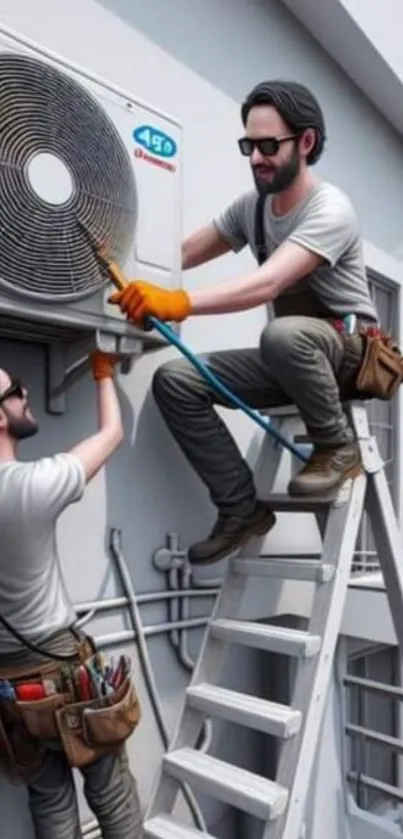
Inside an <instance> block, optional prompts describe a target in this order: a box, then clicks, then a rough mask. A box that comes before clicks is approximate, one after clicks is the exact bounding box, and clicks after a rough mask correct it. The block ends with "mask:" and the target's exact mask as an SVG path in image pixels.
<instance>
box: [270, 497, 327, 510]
mask: <svg viewBox="0 0 403 839" xmlns="http://www.w3.org/2000/svg"><path fill="white" fill-rule="evenodd" d="M336 497H337V495H336V494H335V493H332V495H312V496H309V495H306V496H304V495H301V496H300V495H283V494H282V495H269V497H268V499H267V503H268V504H269V505H270V507H271V508H272V509H273V510H274V511H275V512H277V513H317V512H318V511H319V510H323V509H326V507H328V506H329V505H330V504H333V502H334V501H335V500H336Z"/></svg>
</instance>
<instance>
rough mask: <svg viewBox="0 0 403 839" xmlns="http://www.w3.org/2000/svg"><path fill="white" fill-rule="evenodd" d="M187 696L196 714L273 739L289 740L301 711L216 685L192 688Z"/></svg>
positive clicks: (296, 727) (297, 726)
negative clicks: (233, 723) (218, 719)
mask: <svg viewBox="0 0 403 839" xmlns="http://www.w3.org/2000/svg"><path fill="white" fill-rule="evenodd" d="M186 695H187V701H188V704H189V705H190V707H191V708H195V709H196V710H197V711H203V712H205V713H206V714H207V715H209V714H211V715H212V716H214V717H222V718H223V719H225V720H228V721H229V722H235V723H239V724H240V725H246V726H248V727H249V728H254V729H256V730H257V731H264V732H265V733H266V734H272V735H273V736H274V737H281V738H283V739H287V738H288V737H292V736H293V735H294V734H296V733H297V732H298V731H299V729H300V726H301V713H300V711H294V710H293V708H289V707H287V705H279V704H277V703H276V702H269V701H267V700H266V699H259V698H258V697H256V696H248V694H245V693H239V692H238V691H234V690H227V689H226V688H221V687H217V686H216V685H210V684H204V683H202V684H200V685H195V686H194V687H190V688H188V689H187V691H186Z"/></svg>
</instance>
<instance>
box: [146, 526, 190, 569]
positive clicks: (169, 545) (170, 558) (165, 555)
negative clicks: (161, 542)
mask: <svg viewBox="0 0 403 839" xmlns="http://www.w3.org/2000/svg"><path fill="white" fill-rule="evenodd" d="M186 562H187V551H185V550H183V549H182V548H180V547H179V538H178V534H177V533H168V534H167V541H166V547H165V548H159V549H158V551H156V552H155V554H154V556H153V565H154V568H156V569H157V571H171V570H172V569H174V568H175V569H179V568H183V567H184V565H186Z"/></svg>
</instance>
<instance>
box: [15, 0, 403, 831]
mask: <svg viewBox="0 0 403 839" xmlns="http://www.w3.org/2000/svg"><path fill="white" fill-rule="evenodd" d="M0 21H1V22H2V23H3V24H4V25H6V26H9V27H11V28H13V29H15V30H17V31H19V32H20V33H22V34H24V35H26V36H28V37H30V38H32V39H34V40H36V41H38V42H39V43H40V44H41V45H42V46H45V47H48V48H50V49H51V50H54V51H57V52H59V53H60V54H62V55H63V56H64V57H66V58H68V59H71V60H73V61H74V62H77V63H78V64H81V65H82V66H83V67H86V68H88V69H89V70H91V71H92V72H95V73H97V74H99V75H100V76H102V77H104V78H107V79H109V80H111V81H113V82H115V83H116V84H118V85H119V86H122V87H124V88H126V89H129V90H131V91H133V93H135V94H136V95H138V96H139V97H140V98H141V99H144V100H148V101H150V102H151V103H154V104H155V105H157V106H158V107H160V108H161V109H163V110H164V111H167V112H169V113H172V114H173V116H175V117H176V118H178V119H179V120H180V121H181V123H182V124H183V127H184V138H185V148H184V208H185V212H184V232H185V233H188V232H189V231H190V230H192V229H194V228H195V227H196V226H198V225H200V224H202V223H204V222H206V221H208V220H209V219H210V218H211V217H212V216H213V215H214V214H215V213H217V212H218V211H219V210H220V209H221V208H222V207H223V206H224V205H225V204H226V203H227V202H229V201H231V200H232V199H233V198H234V197H235V196H236V195H237V194H238V193H239V192H240V191H241V190H243V189H245V188H248V187H249V185H250V177H249V173H248V168H247V164H246V163H245V161H243V160H242V159H241V158H240V156H239V155H238V151H237V147H236V142H235V141H236V138H237V137H238V136H239V134H240V132H241V130H242V129H241V125H240V119H239V103H240V101H241V99H242V98H243V96H244V95H245V94H246V93H247V92H248V90H249V89H250V88H251V87H252V86H253V84H255V83H256V82H257V81H259V80H261V79H262V78H264V77H275V76H287V77H294V78H297V79H299V80H300V81H304V82H306V83H307V84H309V85H310V86H311V87H312V88H313V89H314V90H315V92H316V93H317V95H318V97H319V99H320V100H321V102H322V103H323V106H324V110H325V113H326V118H327V122H328V134H329V142H328V151H327V153H326V155H325V156H324V158H323V161H322V162H321V164H320V167H318V169H320V172H321V174H322V176H323V177H325V178H327V179H329V180H332V181H334V182H335V183H337V184H338V185H339V186H340V187H342V188H344V189H345V190H346V191H347V192H348V193H349V195H350V197H351V198H352V200H353V202H354V204H355V206H356V208H357V210H358V213H359V216H360V219H361V223H362V228H363V231H364V234H365V236H366V238H367V239H368V240H369V241H371V242H373V243H374V244H375V245H376V246H377V247H378V248H379V249H381V250H383V251H385V252H386V253H388V254H392V253H393V252H394V251H395V249H396V248H397V247H398V244H399V242H400V240H401V218H402V209H403V204H402V189H401V184H402V182H403V142H402V140H401V138H400V137H399V136H398V134H397V133H396V132H395V131H394V130H393V129H391V128H390V127H389V126H388V125H387V123H386V122H385V120H384V119H383V118H382V117H380V116H379V114H378V113H377V112H376V111H375V109H374V108H373V107H372V106H371V105H370V104H369V103H368V102H367V101H366V100H365V98H364V97H363V95H362V94H361V93H359V92H358V91H357V90H356V89H355V88H354V85H353V84H352V82H351V81H350V80H348V79H347V78H346V77H345V76H344V75H343V73H342V71H341V70H340V69H339V68H338V67H337V65H336V64H335V63H334V62H333V61H331V60H330V59H328V58H327V57H326V54H325V53H324V52H323V51H322V50H321V49H320V48H319V47H318V46H317V45H316V43H315V42H314V41H313V39H311V37H310V36H309V34H308V33H307V32H306V31H305V30H304V29H303V28H302V27H301V26H300V25H299V24H298V23H297V22H296V21H295V20H294V19H293V18H292V17H291V15H290V14H289V13H288V12H287V11H286V10H285V9H284V8H283V7H282V5H281V4H280V3H279V2H275V0H248V2H246V0H238V2H237V3H234V2H233V0H202V2H200V3H196V2H192V3H189V2H188V1H187V0H149V2H148V4H145V3H143V2H139V0H130V2H129V0H70V2H69V4H66V3H65V2H62V0H35V2H32V3H27V2H26V0H0ZM251 264H252V263H251V260H250V258H249V256H248V255H247V254H244V255H241V256H239V257H238V258H237V259H235V258H234V257H226V258H224V259H223V260H221V261H220V262H219V263H217V264H216V265H211V266H207V267H206V268H203V269H199V270H198V271H195V272H193V273H192V274H189V275H188V276H187V277H186V278H185V283H186V284H187V285H188V287H194V285H196V284H202V283H204V284H208V283H214V282H215V281H217V279H224V278H225V277H230V276H232V275H233V274H234V273H235V272H236V273H240V272H241V271H242V270H243V269H245V268H247V266H248V265H251ZM263 323H264V312H263V310H257V311H255V312H251V313H246V314H241V315H236V316H235V315H234V316H232V317H231V318H224V317H220V318H214V319H207V318H205V319H199V321H193V322H189V323H187V324H186V325H185V328H184V330H183V334H184V337H185V339H186V340H187V341H188V342H189V343H190V344H191V345H192V346H193V347H194V348H195V349H197V350H202V349H207V348H208V349H214V348H223V347H231V346H246V345H254V344H256V342H257V340H258V335H259V330H260V328H261V327H262V325H263ZM165 355H166V353H163V354H159V355H153V356H152V357H149V358H144V359H142V360H140V361H139V362H138V363H137V364H136V366H135V369H134V371H133V373H132V374H131V376H130V377H129V378H128V379H124V380H122V404H123V409H124V417H125V423H126V439H125V442H124V444H123V446H122V448H121V449H120V451H119V452H118V453H117V454H116V456H115V457H114V458H113V459H112V461H111V464H110V466H109V467H108V469H107V471H106V473H105V474H102V475H100V476H99V477H97V479H96V480H95V481H94V482H93V484H92V485H91V487H90V488H89V490H88V492H87V494H86V497H85V499H84V500H83V501H82V502H81V503H80V504H79V505H76V506H75V507H74V508H72V509H70V510H69V511H68V512H67V513H66V514H65V515H64V517H63V519H62V520H61V522H60V527H59V537H60V545H61V554H62V562H63V568H64V571H65V574H66V580H67V584H68V588H69V591H70V593H71V596H72V598H73V600H74V602H75V603H78V602H82V601H84V600H93V599H95V598H96V597H97V596H98V595H99V596H103V597H105V596H113V595H114V594H115V592H116V591H117V584H116V582H115V578H114V575H113V573H111V572H110V560H109V556H108V551H107V536H108V529H109V527H111V526H118V527H122V529H123V548H124V552H125V556H126V558H127V561H128V564H129V567H130V571H131V574H132V578H133V581H134V585H135V587H136V590H137V592H147V591H150V590H154V591H155V590H159V589H161V588H162V587H163V585H164V580H163V578H162V577H161V576H160V575H159V574H158V573H157V572H156V571H154V569H153V567H152V565H151V557H152V554H153V552H154V551H155V550H156V549H157V548H158V547H160V546H161V545H163V544H164V542H165V535H166V533H167V532H168V531H172V530H176V531H178V532H179V534H180V540H181V543H182V544H183V545H186V544H188V543H189V541H190V540H193V539H195V538H198V537H199V536H201V535H203V534H204V533H205V532H206V530H207V529H208V527H209V526H210V523H211V521H212V519H213V515H214V511H213V510H212V508H211V505H210V504H209V502H208V499H207V495H206V492H205V490H204V488H203V487H202V486H201V485H200V483H199V481H198V480H197V478H196V477H195V476H194V475H193V474H192V472H191V470H190V469H189V467H188V466H187V464H186V463H185V461H184V459H183V457H182V455H181V454H180V453H179V451H178V449H177V447H176V446H175V445H174V443H173V442H172V440H171V439H170V437H169V434H168V432H167V431H166V430H165V428H164V427H163V424H162V422H161V420H160V418H159V417H158V415H157V412H156V410H155V407H154V406H153V404H152V401H151V399H150V398H149V395H148V387H149V383H150V377H151V373H152V369H153V368H154V367H155V366H156V365H157V364H159V363H160V362H161V361H162V360H163V357H165ZM2 364H4V366H6V367H7V366H11V367H12V369H13V370H18V371H19V372H20V374H21V376H22V377H23V378H24V380H25V381H26V382H27V384H28V385H29V387H30V390H31V392H32V401H33V405H34V408H35V410H36V413H37V415H38V416H39V417H40V419H41V420H42V434H41V435H40V436H38V437H37V438H35V439H34V440H32V441H30V442H29V444H28V443H27V444H26V446H25V449H24V456H26V457H31V456H32V457H35V456H39V455H40V454H43V453H51V452H54V451H57V450H60V449H61V448H66V447H68V446H70V445H71V444H73V443H74V442H75V441H76V440H78V439H79V438H80V437H82V436H83V435H84V434H88V433H90V431H91V430H92V429H93V427H94V422H95V415H94V411H93V407H92V409H91V410H90V408H89V406H90V405H91V406H93V401H94V400H93V386H92V384H91V382H89V381H82V382H80V384H78V385H77V386H76V387H75V388H74V390H73V391H72V392H71V393H70V394H69V396H68V410H67V413H66V415H65V416H63V417H54V416H53V417H50V416H46V415H45V412H44V392H45V391H44V384H45V382H44V375H45V373H44V356H43V352H42V350H41V349H40V348H39V347H30V346H28V345H17V344H15V343H14V344H13V343H11V342H7V343H6V342H2ZM230 423H231V427H232V428H233V429H234V430H235V431H236V433H237V435H238V438H239V441H240V445H241V448H242V450H243V451H245V450H246V449H247V447H248V444H249V441H250V438H251V433H252V429H251V426H250V424H249V423H248V421H247V420H244V419H243V418H241V417H234V416H232V417H231V418H230ZM120 491H122V492H123V493H124V496H123V498H122V499H118V493H119V492H120ZM283 535H284V536H286V531H284V530H282V529H279V533H278V536H277V537H276V538H277V539H278V540H279V541H280V542H282V540H283ZM308 536H309V534H308ZM308 536H307V537H306V538H308ZM303 538H305V537H303ZM283 547H284V543H283ZM105 581H106V582H105ZM101 590H102V592H101ZM100 592H101V593H100ZM192 611H193V613H194V614H195V615H196V614H200V613H201V614H203V611H204V609H203V608H201V607H200V606H197V605H196V606H192ZM142 614H143V617H144V620H145V622H146V623H154V622H155V623H156V622H159V621H163V620H165V619H166V611H165V606H162V605H161V606H159V605H156V606H152V607H147V608H145V609H144V610H143V611H142ZM90 628H91V630H93V631H94V632H95V633H96V634H101V635H104V634H106V633H107V632H110V631H115V630H117V631H118V630H120V629H127V624H126V620H125V618H124V617H123V616H122V615H121V614H118V613H116V614H114V613H112V614H111V615H109V614H108V615H107V616H104V615H101V616H100V617H99V619H97V620H96V621H94V622H93V623H92V624H91V626H90ZM198 638H199V634H198V635H197V636H196V637H195V641H194V647H193V652H194V653H196V652H197V643H196V642H197V641H198ZM149 648H150V652H151V656H152V660H153V664H154V669H155V674H156V679H157V683H158V688H159V690H160V693H161V697H162V699H163V702H164V710H165V715H166V719H167V722H168V724H169V725H170V726H172V724H173V723H174V720H175V717H176V715H177V712H178V708H179V704H180V701H181V697H182V693H183V688H184V685H185V683H186V678H187V677H186V674H184V673H183V672H182V671H181V670H180V669H179V667H178V665H177V663H176V661H175V658H174V655H173V653H172V651H171V648H170V647H169V646H168V642H167V640H166V638H165V637H164V636H157V637H156V638H153V639H151V640H150V642H149ZM137 679H138V684H139V691H140V695H141V699H142V701H143V720H142V724H141V726H140V728H139V730H138V732H137V733H136V735H135V736H134V737H133V740H132V741H131V744H130V754H131V760H132V765H133V768H134V771H135V773H136V775H137V777H138V779H139V785H140V792H141V796H142V798H143V801H146V800H147V798H148V796H149V793H150V788H151V784H152V780H153V776H154V773H155V771H156V768H157V766H158V764H159V761H160V758H161V754H162V748H161V745H160V741H159V737H158V733H157V730H156V727H155V722H154V719H153V716H152V712H151V709H150V706H149V702H148V699H147V696H146V691H145V687H144V685H143V683H142V680H141V677H140V674H139V673H138V675H137ZM239 687H240V686H239ZM0 801H1V805H0V835H1V836H7V837H8V839H31V835H32V834H31V833H30V828H29V818H28V813H27V809H26V804H25V795H24V792H23V791H22V790H21V791H19V790H15V789H13V788H11V787H9V785H8V784H6V783H4V784H3V785H2V786H1V787H0ZM219 815H220V813H219V811H215V812H214V814H213V815H212V821H213V820H214V819H215V818H218V817H219ZM213 816H214V818H213ZM315 839H316V837H315ZM329 839H330V837H329ZM338 839H339V837H338Z"/></svg>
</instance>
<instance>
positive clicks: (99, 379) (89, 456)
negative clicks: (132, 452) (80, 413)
mask: <svg viewBox="0 0 403 839" xmlns="http://www.w3.org/2000/svg"><path fill="white" fill-rule="evenodd" d="M114 365H115V359H114V358H112V357H110V356H106V355H103V354H102V353H99V352H96V353H94V355H93V357H92V373H93V376H94V379H95V382H96V389H97V411H98V431H97V432H96V433H95V434H93V435H92V436H91V437H87V439H86V440H83V441H82V442H81V443H78V445H76V446H74V448H73V449H71V454H73V455H74V456H75V457H76V458H77V460H79V461H80V463H81V465H82V467H83V469H84V473H85V479H86V482H87V483H88V481H90V480H91V478H93V477H94V475H96V473H97V472H98V471H99V469H101V468H102V466H104V465H105V463H106V462H107V460H108V459H109V457H110V456H111V455H112V454H113V452H114V451H115V449H117V448H118V446H119V444H120V443H121V441H122V439H123V426H122V418H121V412H120V406H119V401H118V397H117V393H116V388H115V383H114Z"/></svg>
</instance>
